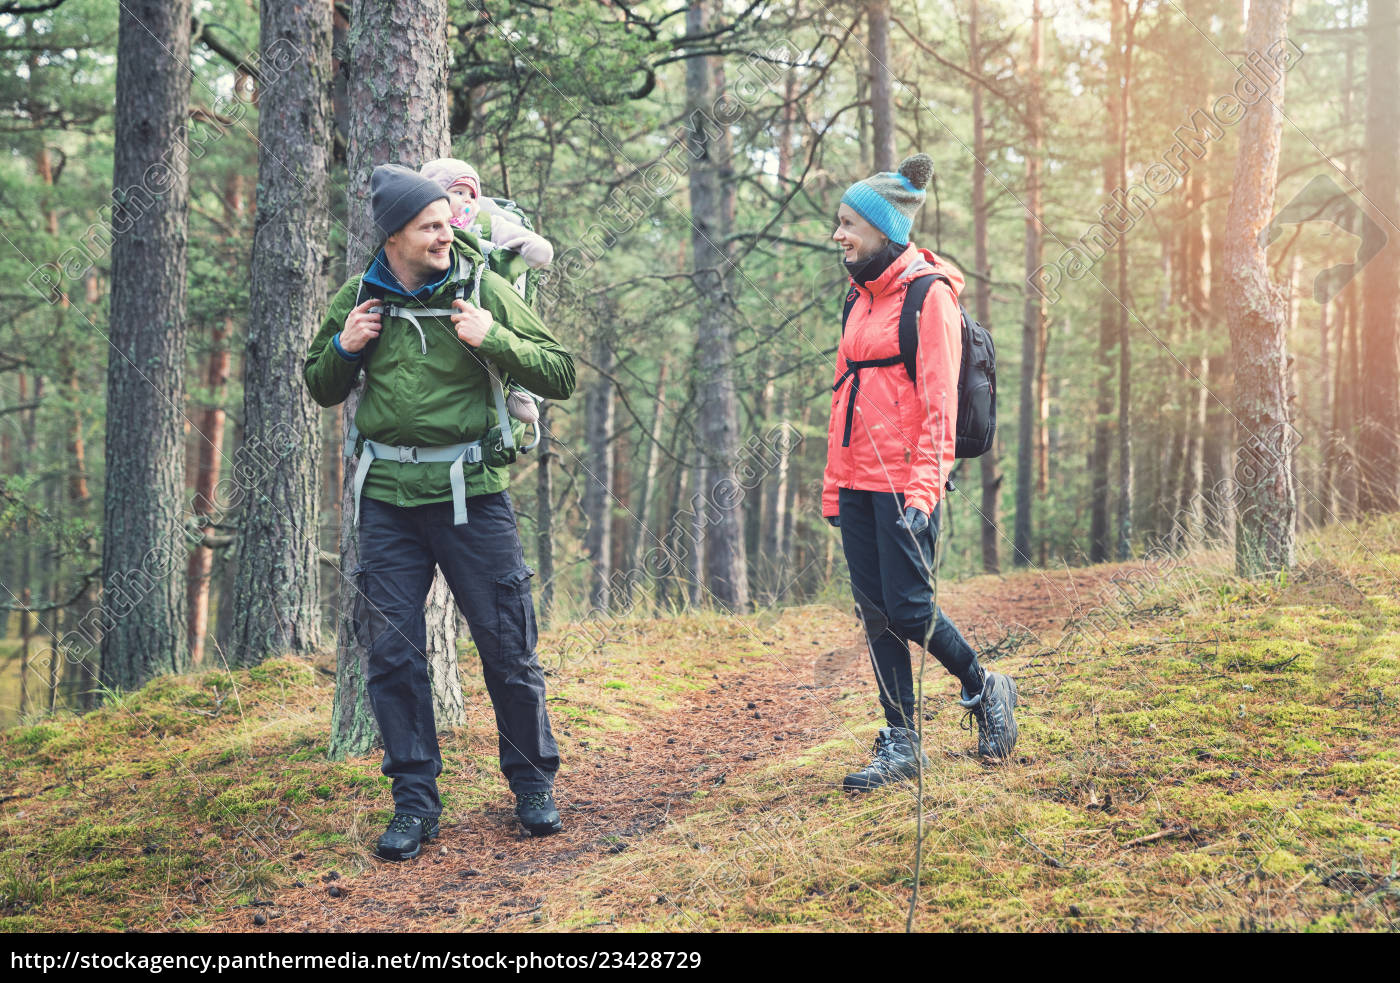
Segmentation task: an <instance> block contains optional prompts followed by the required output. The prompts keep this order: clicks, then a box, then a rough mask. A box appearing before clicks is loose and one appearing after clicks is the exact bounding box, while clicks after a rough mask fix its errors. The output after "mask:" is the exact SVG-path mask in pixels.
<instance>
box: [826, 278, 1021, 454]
mask: <svg viewBox="0 0 1400 983" xmlns="http://www.w3.org/2000/svg"><path fill="white" fill-rule="evenodd" d="M935 280H942V281H943V282H944V283H946V284H948V286H949V288H951V287H952V283H951V282H950V281H949V279H948V278H947V277H946V276H944V275H943V274H942V273H934V274H932V275H931V276H921V277H916V278H915V279H914V280H913V281H912V282H911V283H910V284H909V288H908V289H907V290H906V291H905V293H904V306H903V307H902V308H901V309H900V312H899V358H898V359H877V360H873V362H875V363H878V364H885V365H893V364H897V363H898V362H901V361H902V362H903V363H904V370H905V371H906V372H908V373H909V381H910V382H913V381H914V368H915V366H914V363H915V358H916V357H917V355H918V351H919V317H920V315H921V314H922V313H923V309H924V299H925V298H926V297H927V296H928V292H929V288H930V287H932V286H933V282H934V281H935ZM859 296H860V295H859V294H858V293H857V292H856V290H855V289H854V288H852V289H851V291H850V292H849V293H848V294H847V295H846V308H845V310H843V311H842V312H841V334H843V335H844V334H845V333H846V319H847V318H849V317H850V315H851V308H853V307H855V304H856V299H857V298H858V297H859ZM958 313H959V314H960V315H961V317H962V367H961V368H959V370H958V435H957V450H956V452H955V456H956V457H958V458H964V457H981V456H982V455H983V454H985V453H987V451H989V450H991V447H992V440H993V439H994V438H995V437H996V429H997V350H996V346H995V345H994V344H993V343H992V333H991V332H990V331H988V330H987V329H986V328H984V327H982V325H981V324H979V323H978V322H976V321H974V320H973V319H972V318H970V317H968V315H967V310H966V308H964V307H963V306H962V304H961V303H960V304H958ZM851 364H852V363H850V362H848V363H847V365H851ZM862 364H864V363H862ZM852 398H854V397H852ZM847 440H848V441H849V430H848V432H847Z"/></svg>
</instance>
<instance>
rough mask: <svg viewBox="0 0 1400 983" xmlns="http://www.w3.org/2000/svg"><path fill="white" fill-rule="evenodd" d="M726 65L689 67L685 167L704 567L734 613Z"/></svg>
mask: <svg viewBox="0 0 1400 983" xmlns="http://www.w3.org/2000/svg"><path fill="white" fill-rule="evenodd" d="M710 6H711V3H710V2H709V0H692V3H691V4H690V6H689V8H688V9H687V10H686V32H687V33H688V34H702V33H704V32H705V31H706V30H708V29H710V28H709V25H710V18H709V16H708V10H709V8H710ZM723 72H724V68H723V61H722V60H720V59H719V58H714V59H713V60H712V59H711V58H710V57H709V56H703V57H701V56H695V57H691V58H690V59H689V60H688V61H687V62H686V95H687V104H688V109H689V111H690V113H691V119H692V121H693V122H695V123H696V124H697V125H695V126H694V127H692V128H691V129H690V130H689V131H688V134H687V139H686V143H687V147H686V149H687V150H688V151H689V152H690V155H691V158H692V161H693V164H692V166H691V169H690V211H691V225H692V229H691V238H690V241H691V254H692V259H693V263H694V281H695V287H696V292H697V293H698V294H699V308H700V311H699V318H698V328H699V331H698V336H697V339H696V346H697V363H698V369H699V376H700V393H699V396H700V399H699V404H700V427H701V432H702V435H703V441H704V446H703V447H699V448H696V451H697V453H698V455H699V464H698V466H699V467H701V468H703V469H704V471H705V480H704V482H701V483H699V484H697V492H698V493H701V494H702V495H703V494H705V493H707V492H708V491H709V489H711V488H713V489H715V491H716V493H715V494H714V496H713V500H714V504H715V507H714V509H713V514H714V516H715V519H714V521H713V522H705V523H704V558H705V564H704V570H705V573H706V575H707V576H706V579H707V580H708V589H709V592H710V593H711V594H713V595H714V598H715V600H717V601H718V602H719V603H720V604H722V605H724V607H725V608H726V609H727V610H729V611H732V612H736V613H737V612H744V611H747V610H748V607H749V584H748V560H747V558H746V556H745V550H744V515H743V496H741V495H737V494H731V492H732V491H733V490H734V489H737V488H738V487H739V486H738V481H737V478H736V476H735V472H734V469H735V464H736V459H737V457H738V449H739V434H738V431H739V412H738V395H737V392H736V389H735V381H734V339H733V326H732V322H733V302H732V299H731V297H730V273H729V270H730V266H731V265H732V264H731V261H730V258H729V253H728V249H727V247H726V246H725V245H724V244H725V242H726V241H727V239H728V236H729V229H730V225H731V222H732V219H733V207H734V198H733V195H734V190H733V189H734V183H733V181H732V179H731V177H730V174H729V171H730V166H731V160H730V147H729V143H730V137H729V127H728V126H727V125H722V124H721V125H719V126H717V127H716V129H715V132H714V133H713V134H712V133H711V132H710V131H709V130H708V129H707V126H708V125H709V124H707V123H704V122H702V119H703V118H705V117H708V116H711V115H716V116H719V117H720V118H722V119H727V118H729V117H730V114H729V113H728V112H723V113H718V112H716V110H717V109H718V108H719V107H720V106H721V105H723V103H724V101H725V100H727V99H728V95H727V93H726V91H725V84H724V74H723Z"/></svg>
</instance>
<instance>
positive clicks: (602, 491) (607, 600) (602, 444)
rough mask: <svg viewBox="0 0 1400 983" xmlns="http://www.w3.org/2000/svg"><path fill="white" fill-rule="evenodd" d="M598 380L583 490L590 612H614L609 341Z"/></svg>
mask: <svg viewBox="0 0 1400 983" xmlns="http://www.w3.org/2000/svg"><path fill="white" fill-rule="evenodd" d="M593 360H594V364H595V365H597V366H598V370H599V372H598V378H597V379H596V380H595V381H594V383H593V385H592V386H590V387H589V389H588V398H587V399H586V401H585V408H584V414H585V417H586V424H585V426H586V429H587V433H588V436H587V447H588V451H587V454H588V471H589V473H588V474H587V475H586V476H585V480H586V481H587V484H585V485H584V488H583V513H584V516H585V517H586V519H587V522H588V534H587V535H586V536H585V537H584V549H586V550H587V551H588V605H589V609H590V611H599V612H603V613H606V612H607V611H609V610H610V608H611V601H612V598H611V584H612V483H613V478H612V467H613V442H612V437H613V384H612V379H611V378H609V377H610V376H611V375H612V371H613V350H612V345H611V343H610V342H609V341H608V340H607V339H605V338H598V339H596V340H595V344H594V349H593Z"/></svg>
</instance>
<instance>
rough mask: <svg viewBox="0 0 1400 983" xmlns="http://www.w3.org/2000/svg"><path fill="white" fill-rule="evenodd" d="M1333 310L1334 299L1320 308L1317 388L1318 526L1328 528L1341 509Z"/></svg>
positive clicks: (1318, 319)
mask: <svg viewBox="0 0 1400 983" xmlns="http://www.w3.org/2000/svg"><path fill="white" fill-rule="evenodd" d="M1331 309H1332V305H1331V302H1330V300H1329V301H1327V302H1324V303H1323V304H1321V305H1320V307H1319V310H1318V312H1317V328H1318V343H1317V379H1316V382H1315V385H1316V386H1317V394H1318V410H1317V425H1318V429H1319V430H1321V432H1322V461H1321V463H1320V466H1319V469H1318V489H1317V513H1316V514H1317V524H1318V525H1319V526H1325V525H1327V524H1328V523H1329V522H1331V521H1332V520H1333V518H1334V517H1335V514H1336V510H1337V498H1336V494H1335V493H1334V489H1333V486H1332V482H1333V480H1334V476H1335V474H1336V471H1335V460H1336V447H1335V446H1334V443H1335V440H1334V436H1333V431H1334V429H1335V420H1334V414H1335V413H1336V408H1335V405H1334V403H1333V401H1332V369H1331V365H1332V352H1331V348H1330V345H1331V340H1330V339H1329V337H1328V328H1329V325H1328V323H1327V318H1328V315H1329V313H1330V311H1331Z"/></svg>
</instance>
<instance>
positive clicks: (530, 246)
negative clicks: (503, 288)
mask: <svg viewBox="0 0 1400 983" xmlns="http://www.w3.org/2000/svg"><path fill="white" fill-rule="evenodd" d="M419 173H420V174H422V175H423V176H424V177H425V178H427V179H428V180H429V181H434V182H436V183H437V184H438V185H439V186H440V187H441V188H442V189H443V190H444V191H446V192H447V194H448V197H449V200H450V201H451V203H452V224H453V225H455V226H456V227H457V228H459V229H472V228H473V227H474V226H475V227H477V228H476V229H475V231H477V233H478V234H482V233H484V235H485V238H486V239H487V241H489V242H490V243H491V244H492V245H493V246H496V247H498V248H501V249H513V250H515V251H516V252H517V253H519V254H520V255H521V257H522V258H523V259H524V260H525V262H526V263H527V264H528V265H529V266H530V268H531V269H533V270H538V269H540V268H541V267H544V266H548V265H549V264H550V262H551V261H552V260H553V259H554V246H553V245H551V244H550V241H549V240H548V239H546V238H545V237H544V236H542V235H536V234H535V233H533V232H531V231H529V230H528V229H525V228H523V227H522V226H521V225H520V224H519V223H518V222H516V221H515V218H514V217H513V216H512V215H511V214H510V213H509V212H507V211H505V210H504V209H502V208H500V207H499V206H497V205H496V203H495V202H493V201H492V200H491V199H490V198H483V197H482V195H481V178H480V177H479V176H478V175H477V173H476V168H474V167H472V166H471V165H470V164H468V163H467V162H466V161H463V160H457V159H456V158H455V157H443V158H441V159H439V160H430V161H428V163H426V164H424V165H423V166H422V167H421V168H419ZM483 216H485V218H486V221H485V222H484V223H483V222H482V221H481V220H482V217H483Z"/></svg>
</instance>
